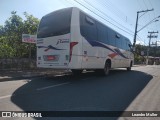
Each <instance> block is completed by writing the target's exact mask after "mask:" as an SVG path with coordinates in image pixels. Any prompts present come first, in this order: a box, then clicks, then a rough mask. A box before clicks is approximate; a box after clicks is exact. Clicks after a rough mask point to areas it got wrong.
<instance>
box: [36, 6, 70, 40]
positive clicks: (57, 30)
mask: <svg viewBox="0 0 160 120" xmlns="http://www.w3.org/2000/svg"><path fill="white" fill-rule="evenodd" d="M71 13H72V8H66V9H62V10H58V11H55V12H52V13H50V14H48V15H46V16H44V17H42V19H41V22H40V25H39V28H38V33H37V38H45V37H51V36H58V35H63V34H67V33H69V32H70V25H71Z"/></svg>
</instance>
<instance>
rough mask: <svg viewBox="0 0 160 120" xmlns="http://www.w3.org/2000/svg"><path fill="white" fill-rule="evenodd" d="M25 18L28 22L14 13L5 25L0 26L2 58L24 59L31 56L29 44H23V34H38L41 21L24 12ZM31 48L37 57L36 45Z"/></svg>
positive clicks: (0, 53)
mask: <svg viewBox="0 0 160 120" xmlns="http://www.w3.org/2000/svg"><path fill="white" fill-rule="evenodd" d="M24 16H25V18H26V20H23V19H22V18H21V17H20V16H19V15H17V12H16V11H12V12H11V17H10V18H9V19H7V20H6V22H5V25H4V26H0V42H1V43H0V58H13V57H16V58H22V57H27V56H28V55H29V50H28V49H29V44H27V43H22V34H23V33H25V34H36V31H37V27H38V24H39V20H38V18H35V17H34V16H33V15H29V14H28V13H27V12H24ZM31 46H32V53H34V55H33V56H34V57H35V56H36V55H35V53H36V52H35V51H36V45H33V44H32V45H31Z"/></svg>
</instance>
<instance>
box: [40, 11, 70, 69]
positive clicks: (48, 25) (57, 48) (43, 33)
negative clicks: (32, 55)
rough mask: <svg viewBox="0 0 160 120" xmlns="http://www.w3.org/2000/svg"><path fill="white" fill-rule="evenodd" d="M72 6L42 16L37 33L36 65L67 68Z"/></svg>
mask: <svg viewBox="0 0 160 120" xmlns="http://www.w3.org/2000/svg"><path fill="white" fill-rule="evenodd" d="M71 15H72V8H66V9H62V10H58V11H54V12H52V13H50V14H47V15H45V16H44V17H42V19H41V22H40V24H39V28H38V33H37V67H42V68H67V66H68V64H69V61H70V37H71V35H70V26H71Z"/></svg>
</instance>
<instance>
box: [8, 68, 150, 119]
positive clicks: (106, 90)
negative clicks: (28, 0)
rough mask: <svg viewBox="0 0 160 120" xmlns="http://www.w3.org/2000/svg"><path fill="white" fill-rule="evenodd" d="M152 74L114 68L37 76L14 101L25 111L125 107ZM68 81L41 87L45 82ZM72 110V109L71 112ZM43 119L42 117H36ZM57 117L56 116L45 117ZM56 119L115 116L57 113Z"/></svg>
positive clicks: (18, 91) (13, 97)
mask: <svg viewBox="0 0 160 120" xmlns="http://www.w3.org/2000/svg"><path fill="white" fill-rule="evenodd" d="M151 79H152V76H151V75H149V74H146V73H143V72H140V71H129V72H128V71H126V70H122V69H121V70H113V71H111V73H110V75H109V76H107V77H102V76H99V75H97V74H96V73H95V72H87V73H83V74H81V75H79V76H73V75H71V74H68V75H62V76H59V75H58V76H48V77H42V78H37V79H33V80H31V81H30V82H28V83H27V84H25V85H24V86H22V87H20V88H19V89H17V90H16V91H15V92H14V94H13V96H12V97H11V101H12V102H13V103H14V104H15V105H17V106H19V107H20V108H21V109H23V110H24V111H82V113H83V112H84V111H122V112H123V111H124V110H125V109H126V108H127V107H128V106H129V105H130V104H131V103H132V101H133V100H134V99H135V98H136V97H137V96H138V95H139V93H140V92H141V91H142V90H143V89H144V88H145V86H146V85H147V84H148V82H149V81H150V80H151ZM66 82H69V83H68V84H65V85H62V86H57V87H51V88H48V89H44V90H38V89H39V88H43V87H45V86H51V85H57V84H62V83H66ZM71 113H72V112H71ZM35 119H38V120H39V119H42V118H35ZM44 119H53V118H44ZM54 119H56V120H63V119H65V120H66V119H67V120H72V119H73V120H75V119H76V120H77V119H80V120H82V119H84V120H90V119H92V120H94V119H97V120H101V119H104V120H106V119H113V120H114V119H117V117H112V118H103V117H100V118H97V117H96V118H89V117H87V118H83V117H78V118H74V117H67V118H65V117H58V118H57V117H54Z"/></svg>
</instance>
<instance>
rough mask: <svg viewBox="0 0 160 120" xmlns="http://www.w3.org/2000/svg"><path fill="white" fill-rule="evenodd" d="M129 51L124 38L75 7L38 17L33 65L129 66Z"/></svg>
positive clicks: (77, 67)
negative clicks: (35, 59) (35, 63)
mask: <svg viewBox="0 0 160 120" xmlns="http://www.w3.org/2000/svg"><path fill="white" fill-rule="evenodd" d="M132 64H133V54H132V52H131V42H130V41H129V39H128V38H126V37H124V36H123V35H121V34H119V33H118V32H116V31H114V30H112V29H111V28H109V27H108V26H106V25H104V24H103V23H101V22H99V21H98V20H96V19H94V18H93V17H91V16H90V15H88V14H86V13H85V12H83V11H81V10H80V9H78V8H76V7H71V8H65V9H61V10H57V11H54V12H52V13H50V14H47V15H45V16H44V17H42V19H41V22H40V24H39V28H38V31H37V67H40V68H53V69H70V70H72V72H73V73H74V74H77V73H80V72H82V70H84V69H85V70H89V69H91V70H97V71H101V73H103V74H104V75H107V74H108V73H109V70H110V69H111V68H127V70H131V67H132Z"/></svg>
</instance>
